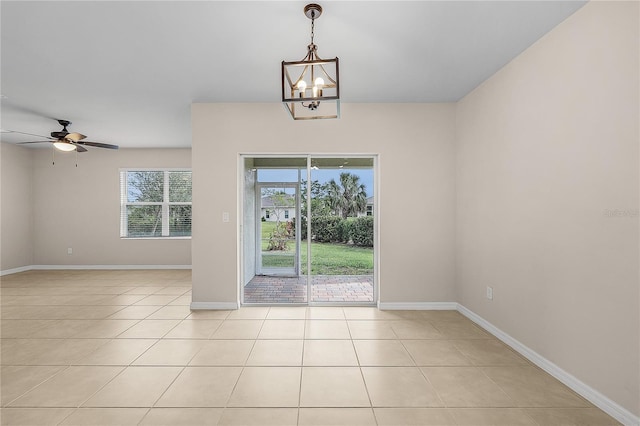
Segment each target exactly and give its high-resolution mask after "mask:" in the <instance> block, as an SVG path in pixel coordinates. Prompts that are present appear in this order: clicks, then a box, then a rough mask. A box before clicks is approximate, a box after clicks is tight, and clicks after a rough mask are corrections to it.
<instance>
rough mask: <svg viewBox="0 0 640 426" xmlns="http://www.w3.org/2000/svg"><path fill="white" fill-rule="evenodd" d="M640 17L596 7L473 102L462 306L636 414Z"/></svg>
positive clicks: (463, 157) (460, 261) (460, 147)
mask: <svg viewBox="0 0 640 426" xmlns="http://www.w3.org/2000/svg"><path fill="white" fill-rule="evenodd" d="M638 16H639V10H638V3H637V2H591V3H589V4H587V5H586V6H584V7H583V8H582V9H580V10H579V11H578V12H576V13H575V14H574V15H572V16H571V17H569V18H568V19H567V20H566V21H565V22H564V23H562V24H560V25H559V26H558V27H557V28H556V29H554V30H553V31H551V32H550V33H549V34H547V35H546V36H545V37H544V38H542V39H541V40H540V41H538V42H537V43H536V44H535V45H533V46H532V47H531V48H529V49H528V50H527V51H525V52H524V53H523V54H521V55H520V56H518V57H517V58H516V59H515V60H514V61H513V62H511V63H510V64H508V65H507V66H506V67H504V68H503V69H502V70H501V71H500V72H498V73H497V74H495V75H494V76H493V77H491V78H490V79H489V80H487V81H486V82H485V83H484V84H482V85H481V86H480V87H478V88H477V89H476V90H474V91H473V92H472V93H470V94H469V95H467V96H466V97H465V98H464V99H463V100H461V101H460V102H459V103H458V105H457V127H456V129H457V158H456V170H457V175H456V180H457V205H456V211H457V220H456V224H457V244H456V255H457V267H456V273H457V276H456V284H457V285H456V290H457V298H458V302H460V303H461V304H462V305H464V306H465V307H467V308H469V309H471V310H472V311H474V312H476V313H477V314H479V315H480V316H481V317H483V318H484V319H486V320H488V321H489V322H491V323H493V324H494V325H496V326H497V327H498V328H500V329H502V330H503V331H505V332H507V333H508V334H510V335H511V336H513V337H515V338H516V339H518V340H519V341H520V342H522V343H524V344H525V345H527V346H528V347H530V348H532V349H533V350H534V351H536V352H538V353H539V354H541V355H542V356H544V357H545V358H547V359H548V360H550V361H552V362H553V363H555V364H556V365H558V366H560V367H561V368H562V369H564V370H565V371H567V372H569V373H570V374H572V375H574V376H575V377H578V378H579V379H580V380H582V381H583V382H585V383H586V384H587V385H589V386H591V387H593V388H594V389H596V390H597V391H599V392H601V393H603V394H604V395H606V396H607V397H609V398H611V399H613V400H614V401H616V402H617V403H618V404H620V405H622V406H623V407H625V408H626V409H627V410H629V411H631V412H633V413H635V415H639V414H640V391H639V383H640V372H639V364H640V353H639V348H640V342H639V339H640V316H639V315H640V307H639V299H640V295H639V285H638V266H639V264H638V256H639V253H638V242H639V240H638V231H639V226H638V207H639V205H638V191H639V185H638V177H639V176H638V154H639V152H638V139H639V132H638V122H639V109H638V104H639V99H638V93H639V85H638V80H639V79H638V76H639V75H640V74H639V68H638V60H639V59H638V52H639V45H638V40H639V34H638ZM616 210H618V211H620V212H624V213H618V214H622V215H623V217H619V216H616V217H610V216H608V213H607V212H608V211H616ZM487 286H492V287H493V291H494V300H493V301H489V300H487V299H486V298H485V290H486V287H487Z"/></svg>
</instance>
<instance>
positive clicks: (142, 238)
mask: <svg viewBox="0 0 640 426" xmlns="http://www.w3.org/2000/svg"><path fill="white" fill-rule="evenodd" d="M120 239H121V240H190V239H191V237H120Z"/></svg>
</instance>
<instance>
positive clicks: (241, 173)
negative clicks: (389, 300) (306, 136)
mask: <svg viewBox="0 0 640 426" xmlns="http://www.w3.org/2000/svg"><path fill="white" fill-rule="evenodd" d="M305 157H306V160H307V167H306V169H307V170H306V179H307V182H311V160H312V159H315V158H370V159H371V160H372V161H373V195H374V203H373V212H374V213H373V227H374V233H373V301H371V302H314V301H312V300H311V280H312V275H311V260H312V259H311V244H310V243H309V239H308V238H307V262H306V263H307V264H306V265H304V267H306V272H307V273H306V278H307V280H306V281H307V282H306V289H307V301H306V302H305V303H275V304H274V303H250V304H248V305H249V306H378V305H379V302H380V208H379V206H380V201H379V200H380V196H379V195H380V185H379V182H380V168H379V165H380V158H379V154H362V153H359V154H349V153H315V154H314V153H298V154H292V153H281V154H277V153H272V152H271V153H240V154H238V179H237V182H238V185H237V193H238V197H237V203H238V205H237V211H238V217H237V220H236V223H237V241H238V245H237V256H236V258H237V265H236V267H237V277H238V281H237V286H238V305H239V306H242V305H244V304H245V303H244V284H243V283H244V282H245V276H244V263H245V258H244V252H245V250H244V214H245V212H244V199H245V196H246V194H245V189H244V187H245V172H246V170H245V159H248V158H283V159H286V158H291V159H302V158H305ZM299 184H300V182H299ZM298 192H300V191H298ZM300 196H301V195H299V196H298V198H299V197H300ZM306 202H307V211H306V216H307V235H308V236H310V235H311V220H309V219H310V218H311V191H310V190H309V189H307V195H306ZM301 210H302V209H300V210H299V211H301ZM256 220H258V219H256ZM300 253H301V250H300V249H299V254H298V256H299V255H300ZM257 260H258V259H256V261H257ZM298 264H299V265H300V268H301V267H302V266H303V265H301V264H300V262H298ZM300 272H301V270H299V271H298V273H300Z"/></svg>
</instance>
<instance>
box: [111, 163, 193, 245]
mask: <svg viewBox="0 0 640 426" xmlns="http://www.w3.org/2000/svg"><path fill="white" fill-rule="evenodd" d="M190 236H191V171H190V170H121V171H120V237H122V238H154V237H156V238H157V237H190Z"/></svg>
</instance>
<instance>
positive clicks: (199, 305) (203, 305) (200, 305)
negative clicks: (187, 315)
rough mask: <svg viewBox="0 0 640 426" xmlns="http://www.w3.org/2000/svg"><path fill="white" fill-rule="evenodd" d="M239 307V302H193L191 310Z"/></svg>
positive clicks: (227, 309)
mask: <svg viewBox="0 0 640 426" xmlns="http://www.w3.org/2000/svg"><path fill="white" fill-rule="evenodd" d="M235 309H238V302H191V310H192V311H199V310H210V311H215V310H223V311H229V310H235Z"/></svg>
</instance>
